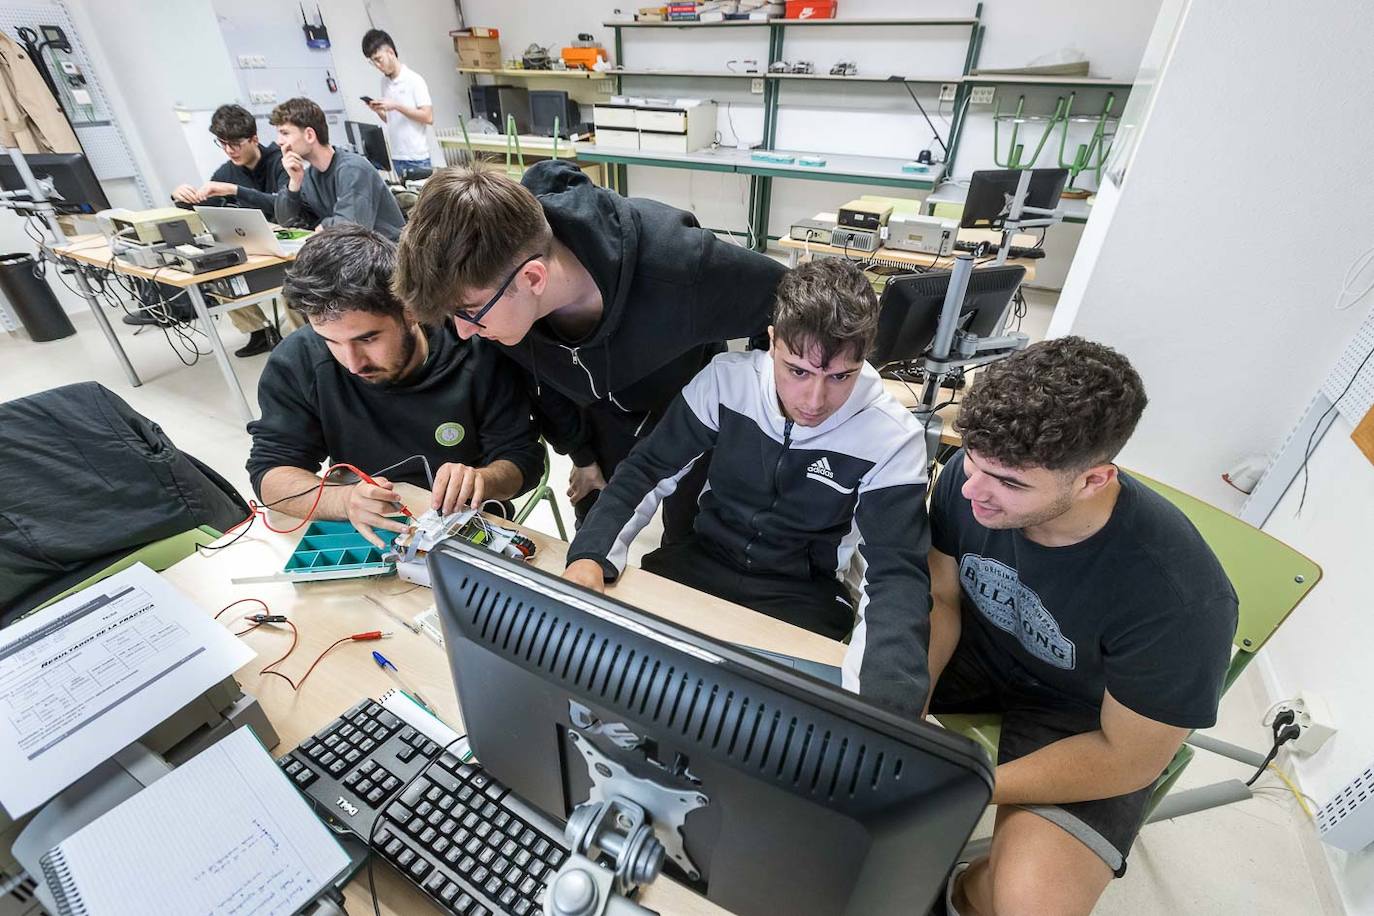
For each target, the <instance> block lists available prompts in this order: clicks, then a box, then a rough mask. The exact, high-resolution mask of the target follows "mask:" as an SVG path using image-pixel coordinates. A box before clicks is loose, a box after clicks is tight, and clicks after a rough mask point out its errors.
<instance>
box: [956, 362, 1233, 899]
mask: <svg viewBox="0 0 1374 916" xmlns="http://www.w3.org/2000/svg"><path fill="white" fill-rule="evenodd" d="M1145 402H1146V398H1145V391H1144V388H1143V386H1142V385H1141V381H1140V377H1139V376H1138V375H1137V374H1136V372H1135V370H1134V369H1133V368H1132V367H1131V365H1130V363H1129V362H1127V360H1126V359H1125V357H1123V356H1121V355H1120V354H1119V353H1116V352H1115V351H1113V350H1111V349H1110V348H1108V347H1105V346H1102V345H1100V344H1095V343H1091V342H1089V341H1086V340H1083V339H1081V338H1077V337H1066V338H1060V339H1057V340H1052V341H1047V342H1045V343H1041V344H1036V345H1035V346H1032V347H1030V348H1028V349H1027V350H1025V351H1024V352H1022V353H1018V354H1016V355H1015V356H1012V357H1009V358H1008V359H1006V360H1003V361H1001V362H998V363H994V364H993V365H991V366H988V367H987V368H985V369H983V370H982V371H981V372H980V374H979V378H978V381H977V383H976V384H975V385H974V387H973V389H972V390H971V391H970V392H969V393H968V395H967V396H966V397H965V399H964V403H963V406H962V410H961V413H960V416H959V419H958V420H957V421H956V422H957V428H958V429H959V430H960V432H961V433H962V434H963V439H964V449H963V450H962V451H960V452H959V453H957V454H956V455H955V456H954V457H953V458H952V459H951V460H950V462H949V463H948V464H947V465H946V466H945V468H944V470H943V472H942V473H941V475H940V478H939V480H938V481H937V482H936V484H935V487H934V490H933V492H932V497H931V506H930V521H931V544H932V549H931V551H930V576H931V597H932V601H933V609H932V612H931V638H930V671H931V679H932V681H934V682H935V685H936V686H935V689H934V691H933V694H932V697H931V702H930V711H931V712H933V713H935V714H936V716H937V717H938V715H939V713H940V712H942V711H943V712H998V713H1001V714H1002V732H1001V743H1000V746H999V748H998V766H997V772H996V780H997V782H996V788H995V789H994V792H993V798H992V801H993V803H994V804H997V805H998V806H999V808H998V811H997V820H996V825H995V827H994V831H993V840H992V849H991V854H990V856H989V857H988V858H985V859H980V860H978V861H976V862H974V863H972V864H971V865H969V866H960V867H959V868H958V869H956V870H955V873H954V875H953V877H952V878H951V879H950V885H949V891H948V894H947V909H948V910H949V912H950V913H957V914H960V916H971V914H992V913H1004V912H1011V911H1019V912H1035V913H1055V914H1071V913H1088V912H1090V911H1091V910H1092V908H1093V905H1094V904H1095V903H1096V902H1097V899H1098V897H1099V896H1100V895H1101V893H1102V891H1103V890H1104V889H1105V888H1106V886H1107V884H1108V883H1109V882H1110V881H1111V879H1112V877H1113V876H1114V875H1117V876H1119V875H1121V874H1123V873H1124V872H1125V868H1126V855H1127V853H1129V851H1130V848H1131V844H1132V842H1133V841H1134V839H1135V835H1136V832H1137V831H1138V830H1139V829H1140V825H1141V820H1142V819H1143V816H1144V806H1145V804H1146V802H1147V800H1148V798H1149V795H1150V789H1151V788H1152V786H1153V784H1154V782H1155V780H1156V779H1157V778H1158V777H1159V775H1160V773H1161V771H1162V770H1163V769H1164V767H1165V766H1166V765H1167V764H1168V762H1169V760H1170V758H1172V757H1173V755H1174V752H1175V751H1176V750H1177V749H1178V747H1179V745H1180V744H1181V743H1182V741H1183V739H1184V737H1186V736H1187V734H1188V732H1189V731H1191V730H1192V729H1197V728H1206V727H1208V726H1210V725H1213V724H1214V723H1215V721H1216V711H1217V704H1218V702H1219V701H1220V697H1221V691H1222V681H1223V678H1224V675H1225V672H1226V667H1227V663H1228V661H1229V658H1230V652H1231V640H1232V638H1233V636H1234V634H1235V628H1236V595H1235V591H1234V590H1233V589H1232V588H1231V584H1230V582H1229V581H1228V580H1227V578H1226V574H1225V573H1224V572H1223V571H1222V568H1221V565H1220V564H1219V563H1218V562H1217V559H1216V557H1215V556H1214V555H1213V554H1212V552H1211V550H1210V549H1209V548H1208V547H1207V545H1206V543H1205V542H1204V541H1203V540H1202V537H1201V535H1199V534H1198V532H1197V530H1196V529H1195V528H1194V527H1193V526H1192V524H1191V523H1189V522H1188V520H1187V519H1186V518H1185V517H1184V515H1183V514H1182V513H1181V512H1180V511H1178V509H1176V508H1175V507H1174V506H1173V505H1171V504H1170V503H1169V502H1168V501H1166V500H1165V499H1164V498H1163V497H1162V496H1160V495H1158V494H1157V493H1155V492H1154V491H1152V490H1150V489H1149V488H1147V487H1146V486H1144V485H1143V484H1141V483H1140V482H1138V481H1136V480H1134V479H1132V478H1131V477H1130V476H1129V475H1127V474H1125V473H1123V472H1121V471H1120V470H1119V469H1118V468H1117V467H1116V466H1115V465H1114V464H1112V459H1113V458H1114V457H1115V456H1116V455H1117V453H1118V452H1119V451H1120V450H1121V448H1122V447H1123V446H1124V445H1125V444H1126V441H1127V440H1128V439H1129V438H1130V436H1131V433H1132V431H1133V430H1134V429H1135V426H1136V422H1137V421H1138V420H1139V419H1140V414H1141V412H1142V411H1143V410H1144V408H1145Z"/></svg>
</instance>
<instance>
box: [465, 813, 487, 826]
mask: <svg viewBox="0 0 1374 916" xmlns="http://www.w3.org/2000/svg"><path fill="white" fill-rule="evenodd" d="M480 823H482V818H481V817H480V816H479V815H478V814H477V812H476V811H469V812H468V813H467V814H465V815H463V826H464V827H466V828H468V829H469V830H472V829H473V828H475V827H476V826H477V825H478V824H480Z"/></svg>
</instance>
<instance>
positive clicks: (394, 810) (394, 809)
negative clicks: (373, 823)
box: [386, 801, 415, 824]
mask: <svg viewBox="0 0 1374 916" xmlns="http://www.w3.org/2000/svg"><path fill="white" fill-rule="evenodd" d="M414 813H415V812H413V811H411V810H410V809H409V808H407V807H406V806H405V805H403V804H401V803H400V802H399V801H394V802H392V803H391V804H389V805H387V806H386V816H387V817H389V818H391V819H392V820H393V821H395V822H396V823H398V824H404V823H405V822H406V821H408V820H410V818H411V816H412V815H413V814H414Z"/></svg>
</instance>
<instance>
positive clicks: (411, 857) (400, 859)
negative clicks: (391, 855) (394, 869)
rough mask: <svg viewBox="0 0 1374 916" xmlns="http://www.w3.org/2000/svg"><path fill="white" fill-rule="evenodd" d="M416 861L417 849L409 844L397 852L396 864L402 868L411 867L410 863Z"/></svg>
mask: <svg viewBox="0 0 1374 916" xmlns="http://www.w3.org/2000/svg"><path fill="white" fill-rule="evenodd" d="M414 861H415V850H413V849H411V848H410V847H409V846H407V847H406V848H405V849H402V850H401V851H400V852H399V853H397V854H396V864H397V865H399V866H401V867H402V868H409V867H410V863H411V862H414Z"/></svg>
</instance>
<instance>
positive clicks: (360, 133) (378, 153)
mask: <svg viewBox="0 0 1374 916" xmlns="http://www.w3.org/2000/svg"><path fill="white" fill-rule="evenodd" d="M344 130H345V131H347V132H348V142H349V143H350V144H352V146H353V149H355V150H357V151H358V152H359V153H361V154H362V155H364V156H366V157H367V161H368V162H371V163H372V164H373V165H374V166H376V167H377V168H378V169H380V170H381V171H383V172H389V171H391V156H390V155H389V154H388V153H387V149H386V133H385V132H384V131H383V130H382V129H381V128H380V127H378V126H377V125H376V124H364V123H363V122H361V121H345V122H344Z"/></svg>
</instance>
